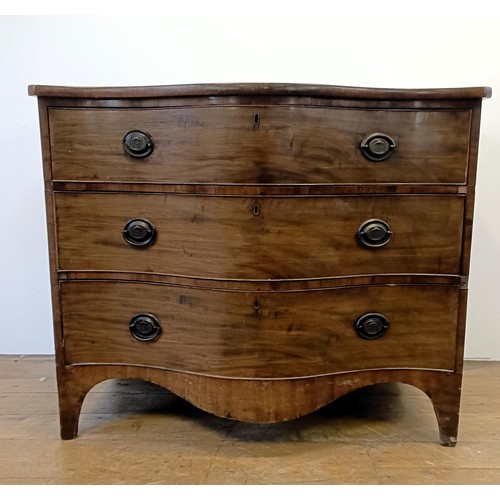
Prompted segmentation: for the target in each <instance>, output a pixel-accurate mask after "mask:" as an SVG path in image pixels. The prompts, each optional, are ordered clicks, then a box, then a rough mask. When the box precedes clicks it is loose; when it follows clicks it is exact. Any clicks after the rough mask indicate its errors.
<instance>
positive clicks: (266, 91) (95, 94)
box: [28, 83, 491, 100]
mask: <svg viewBox="0 0 500 500" xmlns="http://www.w3.org/2000/svg"><path fill="white" fill-rule="evenodd" d="M28 93H29V95H32V96H40V97H70V98H79V99H80V98H84V99H135V98H159V97H176V96H181V97H187V96H189V97H196V96H219V95H235V96H242V95H243V96H244V95H250V96H254V95H264V96H270V95H287V96H289V95H293V96H300V97H326V98H336V99H341V98H354V99H376V100H380V99H385V100H391V99H393V100H397V99H401V100H418V99H426V100H427V99H482V98H488V97H491V88H490V87H464V88H454V89H440V88H438V89H376V88H369V87H345V86H340V85H310V84H292V83H226V84H224V83H213V84H194V85H158V86H151V87H63V86H56V85H30V86H29V87H28Z"/></svg>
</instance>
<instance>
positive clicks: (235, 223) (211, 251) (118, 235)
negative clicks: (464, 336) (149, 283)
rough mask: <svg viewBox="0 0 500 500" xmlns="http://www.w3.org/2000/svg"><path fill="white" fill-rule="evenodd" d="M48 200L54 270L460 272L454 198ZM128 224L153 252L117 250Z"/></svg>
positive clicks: (271, 275) (66, 196) (293, 274)
mask: <svg viewBox="0 0 500 500" xmlns="http://www.w3.org/2000/svg"><path fill="white" fill-rule="evenodd" d="M55 201H56V208H57V233H58V259H59V261H58V265H59V269H60V270H67V271H69V270H102V271H104V270H106V271H123V272H140V273H159V274H170V275H179V276H190V277H207V278H221V279H245V280H246V279H295V278H319V277H334V276H352V275H362V274H393V273H405V274H412V273H429V274H455V275H458V274H459V273H460V249H461V242H462V219H463V208H464V198H463V197H461V196H434V195H433V196H427V195H389V196H361V197H354V196H339V197H316V198H312V197H305V198H261V199H259V198H257V199H252V198H238V197H209V196H191V195H189V196H184V195H165V194H118V193H115V194H110V193H108V194H102V193H101V194H95V193H94V194H92V193H83V194H82V193H80V194H75V193H56V195H55ZM130 220H132V221H140V220H144V221H146V222H148V223H150V224H151V225H152V226H153V228H154V230H155V237H154V239H153V240H152V244H150V245H143V246H141V245H134V244H133V243H134V242H132V244H131V243H129V242H127V241H126V239H125V238H124V235H123V231H124V229H125V227H126V226H127V223H128V222H129V221H130ZM372 220H376V221H379V222H378V223H376V224H379V225H382V223H385V224H386V225H387V229H383V228H382V229H381V228H380V227H379V229H380V230H385V231H386V235H387V236H388V237H389V239H388V241H387V242H386V243H385V244H382V245H381V246H370V243H373V241H372V242H370V241H368V242H366V240H365V243H362V240H361V238H360V236H358V232H359V231H360V228H361V227H362V226H363V227H365V229H366V226H370V224H371V223H370V221H372ZM365 223H366V224H365ZM369 230H370V228H368V231H369ZM371 230H373V227H372V228H371ZM376 231H377V228H375V232H376ZM367 243H368V245H367ZM376 243H377V242H376ZM378 243H382V240H381V241H379V242H378Z"/></svg>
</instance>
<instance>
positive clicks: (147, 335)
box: [128, 313, 161, 342]
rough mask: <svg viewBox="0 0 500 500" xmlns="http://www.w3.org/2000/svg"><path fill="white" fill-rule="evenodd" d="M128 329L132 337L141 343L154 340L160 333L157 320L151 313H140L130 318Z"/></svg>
mask: <svg viewBox="0 0 500 500" xmlns="http://www.w3.org/2000/svg"><path fill="white" fill-rule="evenodd" d="M128 328H129V330H130V333H131V334H132V336H133V337H134V338H135V339H137V340H140V341H141V342H149V341H151V340H154V339H155V338H156V337H158V335H160V332H161V326H160V322H159V321H158V319H157V318H156V317H155V316H154V315H153V314H151V313H140V314H136V315H135V316H133V317H132V319H131V320H130V322H129V325H128Z"/></svg>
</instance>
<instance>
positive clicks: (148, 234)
mask: <svg viewBox="0 0 500 500" xmlns="http://www.w3.org/2000/svg"><path fill="white" fill-rule="evenodd" d="M122 234H123V238H124V239H125V241H126V242H127V243H128V244H129V245H132V246H135V247H145V246H148V245H151V244H152V243H153V241H154V240H155V238H156V229H155V227H154V226H153V224H151V222H149V221H148V220H146V219H132V220H129V221H128V222H127V223H126V224H125V227H124V228H123V231H122Z"/></svg>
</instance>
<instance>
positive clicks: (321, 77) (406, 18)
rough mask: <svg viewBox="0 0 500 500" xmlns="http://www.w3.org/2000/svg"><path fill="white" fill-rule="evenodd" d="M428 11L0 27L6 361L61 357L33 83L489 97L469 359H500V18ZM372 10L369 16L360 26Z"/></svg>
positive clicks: (39, 21) (358, 6) (60, 21)
mask: <svg viewBox="0 0 500 500" xmlns="http://www.w3.org/2000/svg"><path fill="white" fill-rule="evenodd" d="M422 2H423V0H421V1H420V2H415V3H414V7H415V8H414V9H413V14H412V15H410V14H406V15H405V14H404V13H403V14H400V15H399V16H392V17H388V16H387V11H386V10H384V9H383V8H381V9H380V10H379V11H377V13H376V16H375V17H370V16H371V15H372V14H371V10H370V9H371V8H370V5H375V4H377V5H382V4H380V2H374V3H368V2H367V3H366V5H365V4H364V2H359V1H357V2H351V4H353V9H352V10H353V12H352V13H351V15H350V16H349V15H348V14H349V13H346V12H345V11H344V12H343V14H342V15H341V16H339V15H338V14H335V8H333V7H332V8H330V9H329V10H328V12H327V14H325V13H324V6H325V5H327V2H321V3H319V4H318V5H315V3H314V2H311V1H309V2H303V3H302V4H294V3H292V2H281V3H280V5H281V9H283V8H284V7H285V6H286V7H287V9H288V12H289V13H290V16H289V17H285V16H283V15H282V14H281V13H279V10H278V9H277V8H275V9H273V8H271V3H268V6H267V7H266V4H265V3H259V2H257V3H255V2H249V3H245V5H246V7H247V10H248V9H249V8H250V7H253V10H251V11H249V12H251V13H252V15H250V16H249V15H243V14H245V13H243V14H242V15H241V17H237V15H236V13H235V16H234V17H231V18H229V17H224V16H223V14H224V13H226V14H228V13H229V12H231V10H230V8H231V7H230V6H231V5H233V4H232V3H230V4H229V7H228V6H225V10H218V9H217V6H216V5H215V6H214V3H213V2H206V5H207V6H210V7H211V8H212V11H211V12H210V15H208V14H207V13H206V12H205V14H204V17H202V16H200V17H190V18H188V17H184V18H181V17H179V16H174V17H172V16H168V13H169V12H170V11H169V9H168V7H167V9H166V14H164V15H154V14H152V15H150V16H147V17H142V18H134V17H126V18H113V17H78V16H76V17H51V16H49V17H36V16H35V17H23V16H21V17H7V16H2V17H0V90H1V92H0V138H1V140H0V175H1V186H2V187H1V195H0V207H1V223H0V227H1V231H0V238H1V240H0V262H1V265H2V274H1V278H0V353H13V354H14V353H52V352H53V344H52V326H51V309H50V298H49V272H48V256H47V250H46V232H45V215H44V202H43V182H42V174H41V155H40V146H39V135H38V117H37V108H36V99H35V98H33V97H28V96H27V91H26V88H27V86H28V84H30V83H37V84H54V85H91V86H98V85H105V86H110V85H162V84H176V83H202V82H256V81H263V82H295V83H323V84H339V85H355V86H373V87H459V86H483V85H488V86H492V87H493V92H494V98H493V99H491V100H488V101H485V102H484V106H483V126H482V136H481V143H480V164H479V177H478V185H477V209H476V224H475V231H474V242H473V255H472V276H471V280H470V299H469V317H468V340H467V344H466V356H467V357H469V358H470V357H472V358H490V359H500V332H499V331H498V330H497V326H498V325H499V321H498V319H497V318H498V317H499V310H500V279H499V278H500V272H499V271H500V220H499V215H500V196H498V195H499V189H498V186H500V168H499V167H500V165H499V163H500V160H499V159H498V158H499V155H498V153H497V151H498V150H499V149H500V141H499V131H500V100H499V99H496V97H495V90H496V91H497V92H500V64H499V62H498V61H499V59H498V50H499V48H500V16H499V14H498V11H497V12H492V10H491V7H488V9H486V10H484V11H481V10H480V9H481V6H480V5H479V4H478V2H477V1H476V2H473V3H471V4H470V5H471V7H473V8H474V9H475V10H474V11H470V12H467V13H466V15H463V16H458V15H454V14H453V12H452V13H451V15H450V12H451V11H447V9H444V8H443V9H439V8H437V5H438V3H435V4H434V5H435V6H436V8H435V9H432V10H431V9H430V6H431V5H433V4H431V3H429V4H427V3H425V2H424V3H422ZM401 3H403V4H404V3H405V2H401ZM42 4H44V5H45V3H40V5H42ZM148 5H150V4H149V3H146V2H145V3H144V4H136V7H137V8H138V9H140V8H142V7H144V8H145V9H146V8H148V7H147V6H148ZM235 5H236V3H235ZM328 5H329V4H328ZM333 5H335V4H333ZM451 5H455V6H456V8H457V9H458V4H457V2H454V3H451ZM321 6H323V7H321ZM306 8H307V9H308V10H307V12H306V11H304V9H306ZM363 8H366V9H367V10H366V11H365V13H366V16H365V17H362V16H361V17H360V16H355V14H359V13H360V12H361V13H363V10H362V9H363ZM454 9H455V8H454ZM478 9H479V10H478ZM233 10H234V9H233ZM355 10H357V11H358V12H355ZM458 10H459V9H458ZM429 12H432V13H433V15H432V16H431V15H430V14H429ZM478 12H479V13H478ZM264 13H265V14H266V15H264ZM308 13H309V14H308ZM291 14H295V17H292V16H291Z"/></svg>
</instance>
